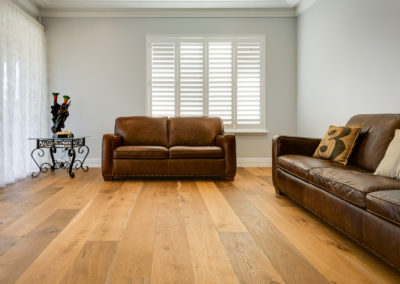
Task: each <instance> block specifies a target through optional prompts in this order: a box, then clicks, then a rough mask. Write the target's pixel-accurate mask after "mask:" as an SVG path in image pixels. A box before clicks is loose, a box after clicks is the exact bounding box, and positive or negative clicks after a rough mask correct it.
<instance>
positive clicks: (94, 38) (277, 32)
mask: <svg viewBox="0 0 400 284" xmlns="http://www.w3.org/2000/svg"><path fill="white" fill-rule="evenodd" d="M45 32H46V37H47V52H48V74H49V91H59V92H61V93H62V94H68V95H70V96H71V100H72V105H71V107H70V117H69V118H68V120H67V123H66V129H69V130H71V131H72V132H74V133H75V134H77V135H90V136H91V138H90V139H89V146H90V148H91V153H90V158H91V159H92V162H93V161H99V159H100V157H101V137H102V134H104V133H112V132H113V129H114V120H115V118H116V117H118V116H131V115H145V114H146V57H145V54H146V50H145V47H146V41H145V40H146V35H147V34H213V35H215V34H265V35H266V61H267V66H266V71H267V72H266V92H267V100H266V104H267V118H266V119H267V127H268V130H269V134H268V135H263V136H238V137H237V148H238V149H237V152H238V161H239V163H240V164H242V165H243V164H244V162H257V163H258V164H259V163H264V164H265V163H268V162H269V160H270V158H271V139H272V137H273V136H274V135H275V134H295V133H296V80H297V78H296V64H297V59H296V56H297V54H296V19H295V18H254V19H247V18H238V19H233V18H47V19H45Z"/></svg>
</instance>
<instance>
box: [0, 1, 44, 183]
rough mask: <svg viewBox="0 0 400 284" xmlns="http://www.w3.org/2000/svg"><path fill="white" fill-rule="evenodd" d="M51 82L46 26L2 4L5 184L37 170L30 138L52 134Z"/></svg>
mask: <svg viewBox="0 0 400 284" xmlns="http://www.w3.org/2000/svg"><path fill="white" fill-rule="evenodd" d="M46 81H47V78H46V55H45V40H44V30H43V26H42V25H41V24H40V23H38V22H37V21H35V20H34V19H33V18H31V17H30V16H29V15H27V14H26V13H25V12H23V11H22V10H21V9H20V8H18V7H17V6H16V5H14V4H13V3H12V2H10V1H9V0H0V112H1V113H0V186H4V185H5V184H7V183H11V182H14V181H15V180H16V179H18V178H23V177H25V176H26V175H27V174H28V173H30V172H31V171H32V170H34V167H33V163H32V161H31V157H30V152H31V150H32V146H33V145H32V142H30V141H28V137H34V136H41V135H47V134H48V117H49V116H48V112H49V111H48V99H47V97H48V96H47V90H46V84H47V82H46ZM36 170H37V169H36Z"/></svg>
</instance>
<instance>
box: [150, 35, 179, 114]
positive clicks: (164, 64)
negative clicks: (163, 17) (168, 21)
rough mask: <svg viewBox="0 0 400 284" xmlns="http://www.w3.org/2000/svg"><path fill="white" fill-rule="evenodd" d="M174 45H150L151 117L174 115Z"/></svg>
mask: <svg viewBox="0 0 400 284" xmlns="http://www.w3.org/2000/svg"><path fill="white" fill-rule="evenodd" d="M175 68H176V62H175V43H152V44H151V115H154V116H174V115H175Z"/></svg>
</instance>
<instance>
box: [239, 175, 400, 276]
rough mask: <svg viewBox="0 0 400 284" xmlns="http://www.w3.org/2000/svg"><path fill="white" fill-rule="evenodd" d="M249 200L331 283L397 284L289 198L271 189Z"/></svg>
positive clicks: (379, 264) (386, 270)
mask: <svg viewBox="0 0 400 284" xmlns="http://www.w3.org/2000/svg"><path fill="white" fill-rule="evenodd" d="M242 172H248V171H247V168H246V169H243V171H242ZM259 178H260V177H256V176H253V177H249V178H248V182H249V183H250V184H252V183H253V182H254V183H255V184H257V179H259ZM249 199H250V200H251V202H252V203H253V204H254V205H255V206H256V207H257V209H258V210H259V211H260V212H262V213H263V214H264V216H266V217H267V218H268V220H270V221H271V222H272V223H273V225H274V226H275V228H277V229H278V230H279V231H280V232H281V233H282V234H283V235H285V237H286V238H287V239H288V240H289V241H290V242H291V243H292V244H294V245H295V246H296V248H298V249H299V250H300V251H301V252H302V254H303V255H304V256H305V257H306V258H307V259H308V260H309V261H310V262H311V263H313V264H314V266H315V267H317V268H318V270H319V271H320V272H321V273H323V274H324V275H325V276H326V278H328V279H329V280H330V281H336V283H347V282H349V283H360V282H361V283H371V281H372V282H373V283H400V275H399V273H398V272H397V271H395V270H393V269H392V268H391V267H389V266H388V265H387V264H386V263H384V262H383V261H381V260H380V259H378V258H377V257H375V256H374V255H372V254H371V253H370V252H369V251H367V250H365V249H364V248H363V247H361V246H360V245H358V244H357V243H355V242H354V241H353V240H351V239H349V238H348V237H346V236H344V235H343V234H342V233H340V232H339V231H337V230H335V229H333V228H332V227H331V226H329V225H328V224H326V223H325V222H323V221H321V220H320V219H319V218H318V217H316V216H315V215H313V214H312V213H310V212H309V211H307V210H304V209H303V208H302V207H300V206H298V205H297V204H295V203H294V202H293V201H292V200H290V199H289V198H287V197H282V196H278V195H276V194H275V190H274V187H273V186H272V185H268V184H266V185H265V186H264V190H263V191H260V196H249ZM285 225H286V226H285ZM307 245H308V246H307ZM317 248H319V249H317ZM321 251H324V253H323V254H321V253H320V252H321ZM338 270H339V271H341V272H342V273H340V274H338V273H337V271H338ZM332 279H338V280H332Z"/></svg>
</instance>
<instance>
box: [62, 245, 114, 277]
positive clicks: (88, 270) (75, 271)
mask: <svg viewBox="0 0 400 284" xmlns="http://www.w3.org/2000/svg"><path fill="white" fill-rule="evenodd" d="M117 245H118V242H116V241H88V242H86V244H85V246H84V247H83V248H82V250H81V251H80V253H79V255H78V256H77V257H76V258H75V259H74V264H73V265H72V267H70V268H69V269H68V271H67V273H66V274H65V275H64V277H63V278H62V279H61V281H60V283H61V284H88V283H105V281H106V278H107V274H108V270H109V269H110V266H111V263H112V260H113V258H114V256H115V252H116V249H117Z"/></svg>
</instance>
